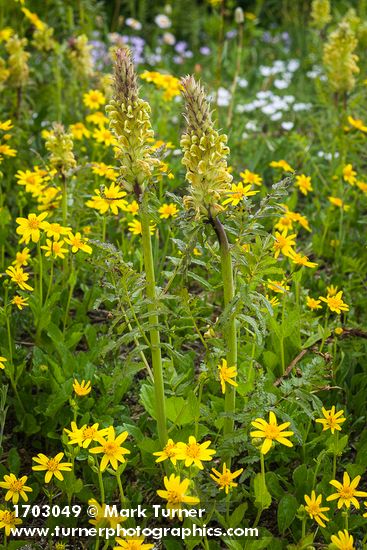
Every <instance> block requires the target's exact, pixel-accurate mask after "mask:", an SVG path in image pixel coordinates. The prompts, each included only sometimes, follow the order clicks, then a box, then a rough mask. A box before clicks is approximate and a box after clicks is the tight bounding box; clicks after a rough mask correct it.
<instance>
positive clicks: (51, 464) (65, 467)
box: [32, 453, 72, 483]
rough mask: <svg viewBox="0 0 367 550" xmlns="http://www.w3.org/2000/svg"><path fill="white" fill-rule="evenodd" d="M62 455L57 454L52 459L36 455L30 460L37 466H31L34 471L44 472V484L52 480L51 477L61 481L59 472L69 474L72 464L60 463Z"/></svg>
mask: <svg viewBox="0 0 367 550" xmlns="http://www.w3.org/2000/svg"><path fill="white" fill-rule="evenodd" d="M63 456H64V453H58V454H57V455H56V456H55V457H53V458H48V457H47V456H46V455H44V454H42V453H38V455H37V456H34V457H33V459H32V460H34V462H36V463H37V466H32V470H34V471H36V472H37V471H42V470H44V471H46V474H45V483H49V482H50V481H51V479H52V476H55V477H56V478H57V479H58V480H60V481H63V479H64V476H63V475H62V473H61V472H71V469H72V464H71V462H60V461H61V459H62V457H63Z"/></svg>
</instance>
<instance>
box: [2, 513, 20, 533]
mask: <svg viewBox="0 0 367 550" xmlns="http://www.w3.org/2000/svg"><path fill="white" fill-rule="evenodd" d="M21 523H22V520H21V519H19V518H17V517H16V515H15V512H11V511H10V510H0V529H5V535H6V536H7V537H8V536H9V535H10V534H11V532H12V530H13V529H14V528H15V527H16V526H17V525H20V524H21Z"/></svg>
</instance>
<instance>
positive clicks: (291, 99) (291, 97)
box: [283, 95, 296, 103]
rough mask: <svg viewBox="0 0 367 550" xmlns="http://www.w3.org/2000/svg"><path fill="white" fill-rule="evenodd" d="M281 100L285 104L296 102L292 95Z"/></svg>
mask: <svg viewBox="0 0 367 550" xmlns="http://www.w3.org/2000/svg"><path fill="white" fill-rule="evenodd" d="M283 99H284V101H285V102H286V103H294V102H295V100H296V98H295V97H294V95H285V96H283Z"/></svg>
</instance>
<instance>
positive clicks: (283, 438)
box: [250, 411, 294, 455]
mask: <svg viewBox="0 0 367 550" xmlns="http://www.w3.org/2000/svg"><path fill="white" fill-rule="evenodd" d="M251 424H252V426H254V428H256V431H253V432H250V435H251V437H256V438H263V439H264V442H263V444H262V446H261V452H262V454H264V455H265V454H266V453H268V452H269V451H270V449H271V447H272V445H273V442H274V441H277V442H278V443H281V444H282V445H285V446H286V447H293V443H292V442H291V441H289V439H287V438H288V437H290V436H292V435H294V433H293V432H291V431H286V428H288V426H290V424H291V423H290V422H284V423H283V424H280V425H278V423H277V418H276V416H275V414H274V413H273V411H270V412H269V422H266V420H264V419H263V418H256V420H254V421H253V422H251Z"/></svg>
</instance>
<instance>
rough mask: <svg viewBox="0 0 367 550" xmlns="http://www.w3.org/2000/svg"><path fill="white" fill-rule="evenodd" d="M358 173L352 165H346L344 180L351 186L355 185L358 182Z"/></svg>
mask: <svg viewBox="0 0 367 550" xmlns="http://www.w3.org/2000/svg"><path fill="white" fill-rule="evenodd" d="M356 176H357V172H356V171H355V170H353V166H352V164H346V165H345V166H344V168H343V179H344V181H346V182H348V183H349V184H350V185H354V184H355V183H356V181H357V177H356Z"/></svg>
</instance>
